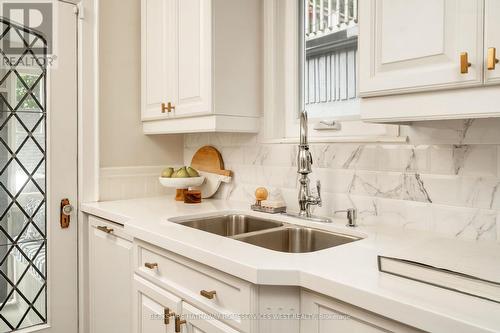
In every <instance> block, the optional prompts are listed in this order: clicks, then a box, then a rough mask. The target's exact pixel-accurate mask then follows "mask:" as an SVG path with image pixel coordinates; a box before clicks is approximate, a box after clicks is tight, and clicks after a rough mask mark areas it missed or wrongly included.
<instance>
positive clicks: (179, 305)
mask: <svg viewBox="0 0 500 333" xmlns="http://www.w3.org/2000/svg"><path fill="white" fill-rule="evenodd" d="M133 293H134V324H133V327H134V330H133V332H134V333H238V331H236V330H235V329H233V328H231V327H229V326H228V325H226V324H224V323H222V322H221V321H219V320H217V319H216V318H214V316H211V315H209V314H208V313H206V312H203V311H201V310H199V309H198V308H196V307H194V306H192V305H190V304H188V303H186V302H185V301H183V300H182V299H181V298H179V297H177V296H175V295H173V294H171V293H169V292H168V291H166V290H164V289H162V288H160V287H158V286H156V285H154V284H153V283H151V282H149V281H147V280H145V279H143V278H142V277H140V276H138V275H135V276H134V292H133Z"/></svg>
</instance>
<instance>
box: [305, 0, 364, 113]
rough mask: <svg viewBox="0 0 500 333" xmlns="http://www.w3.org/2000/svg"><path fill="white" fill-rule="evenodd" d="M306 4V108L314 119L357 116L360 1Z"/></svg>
mask: <svg viewBox="0 0 500 333" xmlns="http://www.w3.org/2000/svg"><path fill="white" fill-rule="evenodd" d="M304 1H305V9H304V15H303V22H304V24H303V30H304V31H303V38H304V42H303V43H304V54H305V55H304V64H303V75H304V79H303V102H304V107H305V109H306V110H307V111H308V113H309V116H310V117H311V118H317V117H345V116H352V115H357V114H358V111H357V109H358V108H357V107H356V106H357V103H358V100H357V99H358V94H357V85H356V77H357V64H356V58H357V51H358V15H357V12H358V10H357V0H304Z"/></svg>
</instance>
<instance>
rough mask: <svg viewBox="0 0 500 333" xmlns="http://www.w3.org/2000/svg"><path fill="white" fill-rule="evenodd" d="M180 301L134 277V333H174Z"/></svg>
mask: <svg viewBox="0 0 500 333" xmlns="http://www.w3.org/2000/svg"><path fill="white" fill-rule="evenodd" d="M181 311H182V309H181V299H180V298H178V297H177V296H175V295H173V294H171V293H169V292H167V291H165V290H163V289H161V288H159V287H157V286H156V285H154V284H152V283H151V282H149V281H146V280H144V279H143V278H141V277H139V276H134V318H135V319H134V325H133V327H134V328H135V330H134V333H174V332H175V316H176V315H177V314H179V313H181Z"/></svg>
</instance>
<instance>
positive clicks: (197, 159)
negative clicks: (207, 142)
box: [191, 146, 232, 177]
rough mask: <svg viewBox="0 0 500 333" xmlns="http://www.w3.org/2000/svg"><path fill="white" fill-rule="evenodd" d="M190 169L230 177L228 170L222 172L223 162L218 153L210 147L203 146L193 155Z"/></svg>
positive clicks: (230, 173)
mask: <svg viewBox="0 0 500 333" xmlns="http://www.w3.org/2000/svg"><path fill="white" fill-rule="evenodd" d="M191 167H193V168H195V169H196V170H200V171H205V172H210V173H215V174H218V175H222V176H229V177H231V175H232V172H231V171H230V170H224V160H223V159H222V155H221V154H220V152H219V151H218V150H217V149H216V148H215V147H212V146H203V147H201V148H200V149H198V151H197V152H196V153H195V154H194V156H193V159H192V160H191Z"/></svg>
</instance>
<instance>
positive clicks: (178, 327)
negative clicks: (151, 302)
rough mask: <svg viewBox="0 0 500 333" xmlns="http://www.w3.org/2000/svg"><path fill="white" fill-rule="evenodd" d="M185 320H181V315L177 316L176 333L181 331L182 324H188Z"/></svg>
mask: <svg viewBox="0 0 500 333" xmlns="http://www.w3.org/2000/svg"><path fill="white" fill-rule="evenodd" d="M186 323H187V322H186V321H185V320H181V317H180V316H175V333H180V332H181V325H183V324H186Z"/></svg>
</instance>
